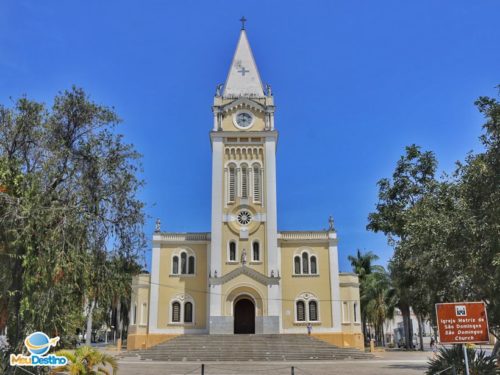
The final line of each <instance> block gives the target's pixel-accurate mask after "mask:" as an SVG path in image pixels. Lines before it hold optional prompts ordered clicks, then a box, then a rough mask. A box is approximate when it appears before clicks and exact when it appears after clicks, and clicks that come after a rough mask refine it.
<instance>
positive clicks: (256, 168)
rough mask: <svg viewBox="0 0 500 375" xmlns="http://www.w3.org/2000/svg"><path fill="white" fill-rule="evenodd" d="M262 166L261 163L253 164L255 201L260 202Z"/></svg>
mask: <svg viewBox="0 0 500 375" xmlns="http://www.w3.org/2000/svg"><path fill="white" fill-rule="evenodd" d="M260 180H261V178H260V167H259V165H257V164H255V165H254V166H253V201H254V202H260V199H261V197H260V196H261V194H260V191H261V187H260V185H261V183H260Z"/></svg>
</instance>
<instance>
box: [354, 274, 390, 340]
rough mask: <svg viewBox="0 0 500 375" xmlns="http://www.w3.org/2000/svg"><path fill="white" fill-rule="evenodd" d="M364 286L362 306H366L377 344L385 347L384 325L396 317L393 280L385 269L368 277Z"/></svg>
mask: <svg viewBox="0 0 500 375" xmlns="http://www.w3.org/2000/svg"><path fill="white" fill-rule="evenodd" d="M362 285H363V287H362V290H361V295H360V299H361V306H364V311H365V314H366V317H367V320H368V322H370V323H371V325H372V326H373V329H374V331H375V337H376V341H377V343H378V344H379V345H382V346H384V345H385V337H384V323H385V321H386V320H387V319H392V318H393V317H394V310H395V307H396V303H397V296H396V295H395V293H394V289H393V288H392V285H391V279H390V277H389V274H388V273H387V272H386V271H385V270H384V269H383V268H382V269H377V270H376V271H374V272H371V273H369V274H368V275H366V277H365V278H364V280H363V283H362Z"/></svg>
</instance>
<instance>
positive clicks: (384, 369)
mask: <svg viewBox="0 0 500 375" xmlns="http://www.w3.org/2000/svg"><path fill="white" fill-rule="evenodd" d="M430 355H431V353H428V352H424V353H421V352H385V353H384V352H380V353H376V358H375V359H373V360H344V361H328V362H325V361H305V362H208V363H205V374H206V375H232V374H239V375H240V374H241V375H250V374H252V375H253V374H256V375H259V374H262V375H264V374H272V375H287V374H291V367H292V366H294V370H295V375H313V374H314V375H323V374H324V375H326V374H346V375H351V374H352V375H365V374H366V375H367V374H377V375H378V374H391V375H404V374H412V375H413V374H419V375H422V374H424V373H425V371H426V369H427V362H428V360H429V356H430ZM119 366H120V368H119V371H118V373H119V374H120V375H132V374H144V375H153V374H168V375H188V374H195V375H196V374H201V363H195V362H184V363H183V362H159V361H154V362H153V361H141V360H138V359H134V358H132V357H127V358H123V359H121V360H120V361H119Z"/></svg>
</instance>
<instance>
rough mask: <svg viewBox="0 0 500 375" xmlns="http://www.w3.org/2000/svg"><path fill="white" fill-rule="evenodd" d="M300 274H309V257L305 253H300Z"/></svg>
mask: <svg viewBox="0 0 500 375" xmlns="http://www.w3.org/2000/svg"><path fill="white" fill-rule="evenodd" d="M302 273H306V274H307V273H309V256H308V255H307V253H302Z"/></svg>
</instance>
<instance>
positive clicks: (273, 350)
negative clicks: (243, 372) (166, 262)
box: [127, 334, 372, 362]
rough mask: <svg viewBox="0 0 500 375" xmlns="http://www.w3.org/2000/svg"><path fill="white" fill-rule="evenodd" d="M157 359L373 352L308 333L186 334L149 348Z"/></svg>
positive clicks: (148, 355) (333, 356)
mask: <svg viewBox="0 0 500 375" xmlns="http://www.w3.org/2000/svg"><path fill="white" fill-rule="evenodd" d="M127 355H128V356H130V355H137V356H138V357H139V358H141V359H143V360H153V361H206V362H210V361H285V360H286V361H308V360H343V359H367V358H372V355H371V354H368V353H364V352H362V351H359V350H357V349H352V348H339V347H336V346H334V345H330V344H328V343H326V342H323V341H320V340H317V339H315V338H313V337H310V336H307V335H299V334H292V335H182V336H178V337H176V338H174V339H172V340H170V341H167V342H164V343H162V344H159V345H157V346H154V347H153V348H150V349H147V350H137V351H131V352H129V353H128V354H127Z"/></svg>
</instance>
